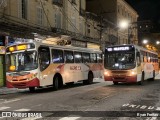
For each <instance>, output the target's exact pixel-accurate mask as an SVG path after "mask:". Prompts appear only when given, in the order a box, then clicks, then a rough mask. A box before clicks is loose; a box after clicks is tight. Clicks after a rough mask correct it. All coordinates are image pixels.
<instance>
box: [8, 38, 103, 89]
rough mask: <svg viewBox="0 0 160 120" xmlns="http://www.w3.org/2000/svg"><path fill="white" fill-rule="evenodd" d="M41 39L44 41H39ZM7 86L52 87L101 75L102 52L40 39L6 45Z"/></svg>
mask: <svg viewBox="0 0 160 120" xmlns="http://www.w3.org/2000/svg"><path fill="white" fill-rule="evenodd" d="M42 41H43V40H42ZM6 64H7V73H6V78H7V80H6V81H7V82H6V85H7V87H8V88H29V89H30V91H34V90H35V87H43V86H53V87H54V88H55V89H58V88H60V87H61V86H62V85H63V84H67V83H68V84H69V83H74V82H78V81H83V83H84V84H90V83H92V82H93V78H102V77H103V65H102V52H101V51H100V50H94V49H89V48H80V47H73V46H58V45H52V44H47V43H43V42H38V41H34V42H30V43H19V44H15V45H12V46H9V47H8V48H7V53H6Z"/></svg>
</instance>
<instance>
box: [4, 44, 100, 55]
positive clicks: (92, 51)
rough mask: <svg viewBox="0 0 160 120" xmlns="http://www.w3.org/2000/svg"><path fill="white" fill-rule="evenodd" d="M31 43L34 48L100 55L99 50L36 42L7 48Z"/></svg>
mask: <svg viewBox="0 0 160 120" xmlns="http://www.w3.org/2000/svg"><path fill="white" fill-rule="evenodd" d="M31 43H34V44H35V45H36V47H39V46H47V47H50V48H55V49H64V50H73V51H79V52H89V53H95V52H96V53H102V51H101V50H98V49H93V48H82V47H74V46H69V45H65V46H60V45H53V44H47V43H42V42H38V41H34V42H23V43H16V44H12V45H10V46H7V48H8V47H11V46H16V45H22V44H31Z"/></svg>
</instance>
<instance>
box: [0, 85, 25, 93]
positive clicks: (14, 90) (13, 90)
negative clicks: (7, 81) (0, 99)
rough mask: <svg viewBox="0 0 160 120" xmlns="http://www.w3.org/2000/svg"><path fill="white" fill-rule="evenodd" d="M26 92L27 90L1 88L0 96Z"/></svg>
mask: <svg viewBox="0 0 160 120" xmlns="http://www.w3.org/2000/svg"><path fill="white" fill-rule="evenodd" d="M25 90H26V89H17V88H7V87H0V95H6V94H12V93H17V92H20V91H25Z"/></svg>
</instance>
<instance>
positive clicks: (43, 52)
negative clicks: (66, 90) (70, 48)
mask: <svg viewBox="0 0 160 120" xmlns="http://www.w3.org/2000/svg"><path fill="white" fill-rule="evenodd" d="M38 53H39V64H40V70H41V71H43V70H45V69H46V68H47V67H48V66H49V64H50V49H49V48H48V47H40V48H39V49H38Z"/></svg>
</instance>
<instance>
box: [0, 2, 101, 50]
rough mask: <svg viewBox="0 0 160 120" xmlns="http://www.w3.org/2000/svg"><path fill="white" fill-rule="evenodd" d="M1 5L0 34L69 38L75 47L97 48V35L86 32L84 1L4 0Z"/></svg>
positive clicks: (23, 36)
mask: <svg viewBox="0 0 160 120" xmlns="http://www.w3.org/2000/svg"><path fill="white" fill-rule="evenodd" d="M0 5H1V6H0V17H1V18H2V19H1V20H0V25H1V29H0V31H3V32H7V33H9V34H10V35H12V36H15V37H22V38H28V37H29V38H30V37H32V36H33V35H32V34H33V33H39V34H42V35H43V34H45V35H53V36H58V35H68V36H70V37H71V39H72V41H73V44H74V45H75V46H82V47H87V44H88V43H92V44H95V45H96V47H97V45H99V41H98V40H97V39H98V38H97V35H95V34H94V33H97V32H95V31H93V30H92V29H91V30H90V33H88V32H87V31H88V26H87V20H86V19H87V18H86V0H3V4H2V3H1V4H0ZM92 22H93V21H92ZM92 31H93V33H91V32H92ZM75 41H76V42H75ZM76 44H77V45H76Z"/></svg>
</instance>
